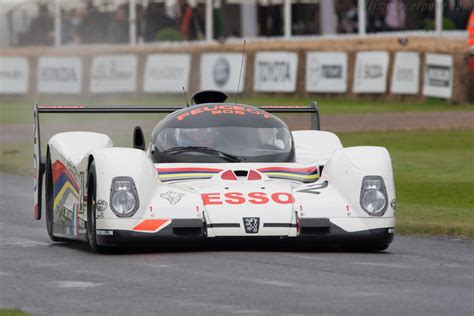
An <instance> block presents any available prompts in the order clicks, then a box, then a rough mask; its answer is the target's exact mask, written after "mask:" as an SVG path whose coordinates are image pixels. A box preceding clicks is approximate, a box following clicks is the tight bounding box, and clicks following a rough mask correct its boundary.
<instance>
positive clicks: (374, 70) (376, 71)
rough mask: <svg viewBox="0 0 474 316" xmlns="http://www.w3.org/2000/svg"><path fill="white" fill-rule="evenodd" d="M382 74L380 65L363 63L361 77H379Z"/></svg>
mask: <svg viewBox="0 0 474 316" xmlns="http://www.w3.org/2000/svg"><path fill="white" fill-rule="evenodd" d="M382 76H383V68H382V66H380V65H371V64H365V65H364V67H363V68H362V78H364V79H379V78H382Z"/></svg>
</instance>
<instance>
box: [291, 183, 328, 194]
mask: <svg viewBox="0 0 474 316" xmlns="http://www.w3.org/2000/svg"><path fill="white" fill-rule="evenodd" d="M328 185H329V183H328V182H327V181H324V182H323V183H318V184H313V185H309V186H307V187H306V188H305V189H303V190H298V191H297V192H301V193H310V194H321V192H319V190H322V189H325V188H327V187H328Z"/></svg>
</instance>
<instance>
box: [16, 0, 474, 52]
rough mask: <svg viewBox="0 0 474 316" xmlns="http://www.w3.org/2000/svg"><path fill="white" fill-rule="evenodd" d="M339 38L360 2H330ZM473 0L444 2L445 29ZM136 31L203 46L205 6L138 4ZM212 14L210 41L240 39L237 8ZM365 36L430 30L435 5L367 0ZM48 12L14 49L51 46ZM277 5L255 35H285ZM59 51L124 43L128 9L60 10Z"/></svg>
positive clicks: (302, 12)
mask: <svg viewBox="0 0 474 316" xmlns="http://www.w3.org/2000/svg"><path fill="white" fill-rule="evenodd" d="M334 1H335V14H336V15H337V26H336V27H335V28H336V32H337V33H357V32H358V16H359V14H358V1H357V0H334ZM472 2H473V1H472V0H444V9H443V17H444V20H443V29H445V30H454V29H465V28H466V25H467V21H468V19H469V14H470V12H471V10H472V9H473V8H474V7H473V3H472ZM137 3H138V4H137V6H136V31H137V39H138V41H139V42H155V41H181V40H201V39H204V38H205V4H204V3H203V2H199V1H197V2H196V1H193V2H192V5H190V4H189V3H188V1H186V0H179V1H176V3H175V5H174V6H166V5H165V3H164V2H163V1H161V2H153V1H147V2H146V5H145V4H143V3H140V1H139V0H138V1H137ZM218 3H219V4H218V5H215V6H214V8H213V19H214V38H216V39H221V38H228V37H239V36H240V35H241V30H240V23H241V19H240V14H241V10H240V7H239V4H236V2H232V3H228V2H227V1H226V0H221V1H219V2H218ZM366 3H367V32H369V33H370V32H387V31H401V30H419V29H422V30H430V29H431V30H432V29H434V27H435V26H434V15H435V0H366ZM52 11H53V10H52V6H48V5H47V4H39V5H38V14H37V16H35V17H34V18H33V19H31V22H30V24H29V27H28V28H27V29H25V30H24V31H23V32H21V33H19V34H18V36H17V40H16V42H15V43H13V44H14V45H15V46H25V45H52V44H53V43H54V17H53V13H52ZM283 14H284V13H283V5H282V1H281V0H265V1H264V0H257V17H256V19H257V21H256V24H255V26H256V28H257V30H256V34H257V35H258V36H281V35H283ZM292 34H294V35H317V34H320V5H319V1H314V2H311V1H298V0H295V1H293V4H292ZM61 42H62V44H63V45H79V44H96V43H128V42H129V4H128V3H127V1H124V2H122V4H119V5H114V6H113V7H112V8H111V7H110V3H108V2H104V3H103V4H102V5H100V4H99V5H97V4H96V3H95V2H92V1H89V2H87V5H86V6H84V7H81V8H79V7H78V8H69V9H64V8H63V9H62V10H61Z"/></svg>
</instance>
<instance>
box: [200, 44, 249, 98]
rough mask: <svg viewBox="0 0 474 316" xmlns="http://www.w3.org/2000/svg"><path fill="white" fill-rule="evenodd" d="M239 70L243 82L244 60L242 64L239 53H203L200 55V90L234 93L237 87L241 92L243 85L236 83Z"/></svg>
mask: <svg viewBox="0 0 474 316" xmlns="http://www.w3.org/2000/svg"><path fill="white" fill-rule="evenodd" d="M244 59H245V57H244ZM241 65H242V69H241ZM240 71H242V82H243V81H244V79H245V61H244V63H243V64H242V55H241V54H239V53H204V54H202V55H201V64H200V75H199V80H200V86H201V90H221V91H231V92H232V93H235V92H236V91H237V88H238V91H239V92H241V91H243V89H244V85H243V84H241V85H240V86H239V85H238V84H239V76H240Z"/></svg>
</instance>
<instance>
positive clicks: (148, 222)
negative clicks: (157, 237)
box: [133, 219, 171, 233]
mask: <svg viewBox="0 0 474 316" xmlns="http://www.w3.org/2000/svg"><path fill="white" fill-rule="evenodd" d="M169 224H171V220H170V219H144V220H143V221H141V222H140V223H139V224H138V225H137V226H135V227H133V230H134V231H139V232H144V233H155V232H157V231H159V230H161V229H163V228H165V227H166V226H168V225H169Z"/></svg>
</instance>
